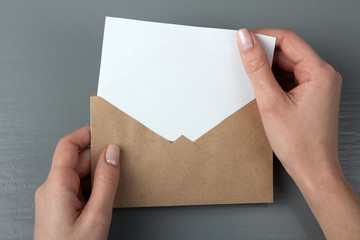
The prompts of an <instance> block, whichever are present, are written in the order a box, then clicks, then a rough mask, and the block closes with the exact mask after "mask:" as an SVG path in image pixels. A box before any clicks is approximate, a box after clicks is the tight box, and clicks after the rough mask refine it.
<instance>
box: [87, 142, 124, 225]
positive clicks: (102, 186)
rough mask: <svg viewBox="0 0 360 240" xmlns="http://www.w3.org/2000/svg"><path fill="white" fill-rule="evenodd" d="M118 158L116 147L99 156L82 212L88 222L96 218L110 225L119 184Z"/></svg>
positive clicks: (113, 146)
mask: <svg viewBox="0 0 360 240" xmlns="http://www.w3.org/2000/svg"><path fill="white" fill-rule="evenodd" d="M119 156H120V149H119V147H118V146H117V145H109V146H108V147H107V148H106V150H104V151H103V152H102V153H101V155H100V158H99V160H98V162H97V165H96V169H95V172H94V181H93V188H92V192H91V195H90V198H89V201H88V203H87V204H86V206H85V209H84V212H83V213H84V218H88V220H89V221H90V222H91V221H93V217H94V216H96V217H97V218H102V219H104V220H106V223H107V221H108V222H109V223H110V220H111V214H112V209H113V204H114V198H115V194H116V190H117V187H118V183H119V175H120V174H119ZM90 224H91V223H90Z"/></svg>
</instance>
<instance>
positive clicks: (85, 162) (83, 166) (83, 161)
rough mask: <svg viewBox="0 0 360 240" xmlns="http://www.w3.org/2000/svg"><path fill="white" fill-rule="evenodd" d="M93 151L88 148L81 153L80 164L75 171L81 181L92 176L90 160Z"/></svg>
mask: <svg viewBox="0 0 360 240" xmlns="http://www.w3.org/2000/svg"><path fill="white" fill-rule="evenodd" d="M90 151H91V149H90V148H86V149H84V150H83V151H81V152H80V153H79V163H78V165H77V166H76V168H75V171H76V172H77V174H78V175H79V177H80V179H84V178H85V177H87V176H89V174H90V165H91V164H90V159H91V153H90Z"/></svg>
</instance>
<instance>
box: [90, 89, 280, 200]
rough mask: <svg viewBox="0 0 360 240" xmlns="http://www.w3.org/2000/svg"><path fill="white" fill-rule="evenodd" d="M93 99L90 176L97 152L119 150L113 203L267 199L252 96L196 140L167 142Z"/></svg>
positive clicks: (266, 159)
mask: <svg viewBox="0 0 360 240" xmlns="http://www.w3.org/2000/svg"><path fill="white" fill-rule="evenodd" d="M90 102H91V173H92V174H91V176H94V174H93V173H94V169H95V166H96V163H97V161H98V158H99V155H100V153H101V151H102V150H103V149H104V148H105V147H106V146H107V145H109V144H117V145H119V146H120V149H121V156H120V182H119V187H118V190H117V192H116V197H115V202H114V207H150V206H179V205H211V204H236V203H270V202H273V159H272V158H273V154H272V150H271V148H270V145H269V142H268V140H267V138H266V135H265V132H264V128H263V125H262V122H261V119H260V115H259V112H258V108H257V104H256V100H253V101H251V102H250V103H248V104H246V105H245V106H244V107H242V108H241V109H239V110H238V111H236V112H235V113H233V114H232V115H230V116H229V117H227V118H226V119H224V120H223V121H222V122H221V123H220V124H218V125H217V126H215V127H214V128H212V129H211V130H209V131H208V132H206V133H205V134H204V135H202V136H201V137H200V138H198V139H197V140H196V141H194V142H193V141H190V140H188V139H187V138H186V137H184V136H181V137H179V138H178V139H176V140H175V141H168V140H166V139H165V138H163V137H162V136H160V135H158V134H157V133H155V132H153V131H152V130H150V129H149V128H147V127H146V126H144V125H143V124H141V123H140V122H138V121H137V120H135V119H134V118H132V117H130V116H129V115H127V114H126V113H124V112H123V111H121V110H120V109H118V108H117V107H115V106H114V105H112V104H111V103H109V102H107V101H106V100H104V99H103V98H102V97H99V96H96V95H93V96H91V97H90Z"/></svg>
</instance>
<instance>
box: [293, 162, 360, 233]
mask: <svg viewBox="0 0 360 240" xmlns="http://www.w3.org/2000/svg"><path fill="white" fill-rule="evenodd" d="M336 161H337V159H336ZM323 162H329V161H323ZM312 170H313V171H312V172H311V175H309V174H301V173H300V174H297V175H296V176H294V177H293V178H294V181H295V182H296V184H297V186H298V187H299V189H300V191H301V192H302V194H303V196H304V198H305V200H306V201H307V203H308V205H309V207H310V208H311V210H312V212H313V214H314V215H315V217H316V219H317V220H318V222H319V224H320V226H321V228H322V230H323V232H324V234H325V236H326V237H327V239H358V238H359V236H360V198H359V197H358V196H357V194H356V192H355V190H354V189H353V188H352V186H351V185H350V183H349V182H348V181H347V180H346V179H345V177H344V175H343V173H342V171H341V169H340V167H339V168H336V169H329V168H328V167H327V166H321V164H318V167H315V168H314V169H312ZM307 172H310V171H307Z"/></svg>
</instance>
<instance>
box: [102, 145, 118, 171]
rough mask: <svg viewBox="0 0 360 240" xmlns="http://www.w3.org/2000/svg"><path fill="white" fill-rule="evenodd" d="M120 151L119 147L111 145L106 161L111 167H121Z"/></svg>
mask: <svg viewBox="0 0 360 240" xmlns="http://www.w3.org/2000/svg"><path fill="white" fill-rule="evenodd" d="M119 155H120V149H119V147H118V146H117V145H113V144H111V145H109V146H108V147H107V149H106V156H105V161H106V162H107V163H110V164H111V165H114V166H117V165H119V157H120V156H119Z"/></svg>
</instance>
